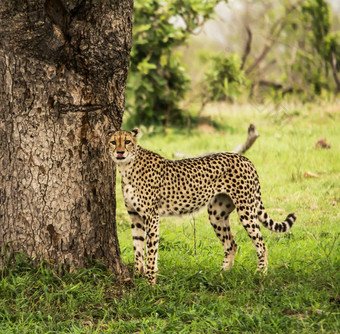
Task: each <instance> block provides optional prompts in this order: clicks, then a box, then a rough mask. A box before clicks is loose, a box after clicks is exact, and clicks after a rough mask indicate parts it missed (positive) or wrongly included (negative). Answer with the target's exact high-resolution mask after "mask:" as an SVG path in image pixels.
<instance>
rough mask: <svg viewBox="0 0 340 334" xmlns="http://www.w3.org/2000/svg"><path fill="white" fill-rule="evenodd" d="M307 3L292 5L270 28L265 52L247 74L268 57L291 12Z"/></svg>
mask: <svg viewBox="0 0 340 334" xmlns="http://www.w3.org/2000/svg"><path fill="white" fill-rule="evenodd" d="M303 2H305V0H300V1H298V2H297V3H295V4H292V5H291V6H290V7H288V8H287V9H286V11H285V13H284V15H282V16H281V17H279V18H278V19H277V20H276V21H275V22H274V24H273V25H272V27H271V28H270V31H269V34H268V37H267V40H266V42H265V45H264V47H263V50H262V52H261V54H260V55H259V56H258V57H257V58H256V59H255V60H254V62H253V64H251V65H250V66H249V67H248V68H247V69H246V74H249V73H251V72H252V71H254V69H255V68H257V67H258V66H259V64H260V63H261V62H262V61H263V59H264V58H265V57H266V55H267V53H268V52H269V51H270V50H271V48H272V47H273V46H274V44H275V43H276V42H277V40H278V38H279V36H280V34H281V32H282V30H283V28H284V27H285V26H286V24H287V23H288V17H289V14H290V13H291V12H293V11H294V10H296V9H297V7H298V6H299V5H300V4H302V3H303Z"/></svg>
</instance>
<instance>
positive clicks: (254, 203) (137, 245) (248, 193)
mask: <svg viewBox="0 0 340 334" xmlns="http://www.w3.org/2000/svg"><path fill="white" fill-rule="evenodd" d="M137 134H138V129H133V130H132V131H122V130H118V131H115V132H114V131H110V132H109V134H108V138H109V139H108V152H109V155H110V157H111V159H112V160H113V161H114V162H115V164H116V165H117V167H118V170H119V172H120V174H121V177H122V190H123V195H124V202H125V206H126V208H127V211H128V213H129V216H130V219H131V227H132V237H133V249H134V260H135V272H136V274H138V275H139V274H145V276H146V279H147V280H148V282H149V283H150V284H152V285H153V284H155V283H156V276H157V271H158V267H157V256H158V243H159V219H160V217H162V216H169V215H170V216H171V215H184V214H192V213H194V212H195V211H198V210H199V209H200V208H202V207H204V206H207V207H208V214H209V220H210V223H211V225H212V226H213V228H214V230H215V233H216V235H217V237H218V238H219V239H220V241H221V242H222V245H223V248H224V260H223V263H222V269H223V270H228V269H229V268H231V267H232V266H233V264H234V258H235V254H236V251H237V244H236V242H235V239H234V237H233V234H232V233H231V230H230V221H229V216H230V213H231V212H232V211H233V210H234V209H235V208H236V211H237V213H238V216H239V218H240V221H241V223H242V225H243V227H244V228H245V230H246V231H247V233H248V235H249V237H250V238H251V240H252V242H253V243H254V245H255V248H256V253H257V258H258V264H257V270H259V271H266V268H267V263H268V260H267V247H266V245H265V244H264V242H263V238H262V235H261V231H260V227H259V225H258V221H260V222H261V223H262V224H263V225H264V226H265V227H267V228H268V229H269V230H271V231H275V232H286V231H288V230H289V229H290V228H291V227H292V225H293V223H294V222H295V220H296V216H295V214H294V213H291V214H289V215H288V216H287V218H286V219H285V220H284V221H283V222H282V223H279V222H275V221H273V220H272V219H271V218H270V217H269V216H268V214H267V212H266V211H265V208H264V206H263V204H262V200H261V191H260V184H259V178H258V175H257V172H256V170H255V167H254V165H253V164H252V163H251V162H250V160H248V159H247V158H246V157H244V156H241V155H238V154H236V153H215V154H210V155H206V156H202V157H196V158H190V159H183V160H174V161H172V160H168V159H165V158H163V157H161V156H160V155H158V154H156V153H154V152H151V151H149V150H146V149H144V148H142V147H141V146H139V145H138V144H137ZM145 241H146V247H145V248H146V261H144V246H145V245H144V243H145ZM145 262H146V268H145Z"/></svg>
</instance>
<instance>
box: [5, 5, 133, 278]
mask: <svg viewBox="0 0 340 334" xmlns="http://www.w3.org/2000/svg"><path fill="white" fill-rule="evenodd" d="M132 11H133V1H132V0H120V1H112V0H103V1H84V0H63V1H61V0H47V1H45V0H39V1H38V0H25V1H23V0H22V1H21V0H16V1H14V0H2V1H1V2H0V96H1V100H0V112H1V114H0V255H1V257H0V265H2V264H3V261H4V260H5V256H4V255H5V253H6V254H7V256H8V255H9V254H13V253H16V252H18V251H23V252H25V253H27V254H28V255H29V256H30V257H32V258H34V259H35V260H36V262H37V261H42V260H48V261H50V262H51V263H54V264H56V265H60V264H61V265H63V266H66V267H68V268H71V269H72V268H75V267H83V266H86V264H87V261H88V260H91V259H100V260H102V261H103V262H104V263H105V264H106V265H107V266H108V267H109V268H110V269H111V270H112V271H113V272H114V273H116V274H121V275H123V276H124V275H126V273H127V270H126V267H125V266H124V265H123V263H122V262H121V258H120V250H119V245H118V238H117V233H116V225H115V168H114V166H113V165H112V163H111V161H110V160H109V159H108V157H107V156H106V152H105V133H106V131H107V130H108V129H109V128H116V129H118V128H120V125H121V121H122V116H123V111H124V95H125V85H126V77H127V72H128V65H129V55H130V49H131V39H132V36H131V31H132Z"/></svg>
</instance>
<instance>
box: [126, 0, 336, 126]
mask: <svg viewBox="0 0 340 334" xmlns="http://www.w3.org/2000/svg"><path fill="white" fill-rule="evenodd" d="M133 34H134V37H133V49H132V52H131V67H130V73H129V77H128V89H127V98H126V115H125V125H126V127H132V126H140V125H144V126H146V127H148V126H151V125H157V126H159V125H160V126H164V127H169V126H184V127H190V126H192V125H194V124H196V123H197V121H199V119H200V117H201V112H202V110H203V109H204V107H205V105H206V104H207V103H210V102H213V101H225V102H227V103H248V102H250V103H253V104H266V103H268V102H270V103H274V105H277V106H279V105H280V103H282V101H283V100H290V101H291V100H297V101H299V102H302V103H306V102H316V101H317V100H318V99H319V100H320V99H322V100H323V101H325V100H329V101H333V100H334V99H335V98H336V97H337V95H338V94H339V93H340V73H339V72H340V4H339V3H338V1H337V0H328V1H326V0H285V1H270V0H266V1H260V0H237V1H236V0H229V1H218V0H162V1H161V0H136V1H135V14H134V31H133Z"/></svg>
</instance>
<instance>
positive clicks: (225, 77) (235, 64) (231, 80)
mask: <svg viewBox="0 0 340 334" xmlns="http://www.w3.org/2000/svg"><path fill="white" fill-rule="evenodd" d="M208 61H210V62H211V64H210V67H209V69H208V70H207V72H206V73H205V77H204V85H203V86H204V91H205V94H206V95H207V98H208V100H209V101H225V100H229V101H232V100H234V99H235V98H236V97H237V96H238V95H240V93H241V88H242V86H244V85H245V84H246V82H247V80H246V76H245V74H244V72H243V71H242V70H241V59H240V57H239V56H238V55H237V54H230V55H224V54H216V55H213V56H211V57H210V59H208Z"/></svg>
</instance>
